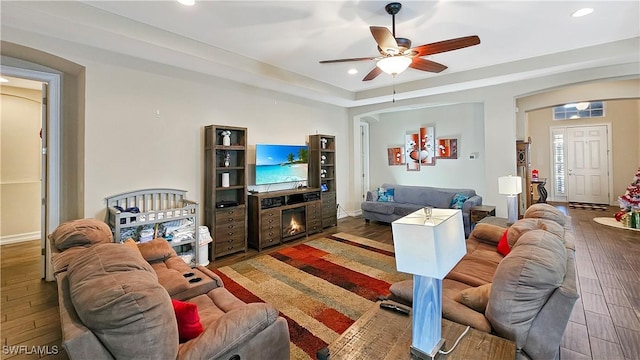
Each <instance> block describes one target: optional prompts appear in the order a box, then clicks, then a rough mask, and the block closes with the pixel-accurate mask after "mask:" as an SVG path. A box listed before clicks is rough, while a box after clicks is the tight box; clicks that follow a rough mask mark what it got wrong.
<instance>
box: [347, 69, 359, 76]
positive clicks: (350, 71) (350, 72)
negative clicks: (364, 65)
mask: <svg viewBox="0 0 640 360" xmlns="http://www.w3.org/2000/svg"><path fill="white" fill-rule="evenodd" d="M347 73H348V74H349V75H355V74H357V73H358V70H356V69H349V71H347Z"/></svg>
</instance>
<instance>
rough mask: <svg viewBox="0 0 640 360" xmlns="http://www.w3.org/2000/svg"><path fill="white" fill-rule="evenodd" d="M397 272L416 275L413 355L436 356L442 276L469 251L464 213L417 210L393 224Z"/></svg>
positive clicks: (440, 344)
mask: <svg viewBox="0 0 640 360" xmlns="http://www.w3.org/2000/svg"><path fill="white" fill-rule="evenodd" d="M391 227H392V231H393V244H394V248H395V254H396V268H397V269H398V271H402V272H405V273H409V274H413V319H412V324H411V325H412V339H411V354H412V355H414V356H415V357H417V358H419V359H434V358H435V357H436V356H437V355H438V352H439V351H440V349H441V348H442V347H443V346H444V339H443V338H442V279H443V278H444V277H445V276H446V275H447V274H448V273H449V271H451V269H452V268H453V267H454V266H455V265H456V264H457V263H458V261H459V260H460V259H462V257H463V256H464V255H465V254H466V252H467V247H466V243H465V237H464V225H463V222H462V212H461V211H460V210H458V209H431V212H430V213H429V212H428V211H424V210H422V209H421V210H418V211H416V212H414V213H411V214H409V215H407V216H405V217H403V218H401V219H398V220H396V221H394V222H393V223H391Z"/></svg>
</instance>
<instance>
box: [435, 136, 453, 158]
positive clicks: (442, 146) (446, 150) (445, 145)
mask: <svg viewBox="0 0 640 360" xmlns="http://www.w3.org/2000/svg"><path fill="white" fill-rule="evenodd" d="M437 157H438V158H440V159H457V158H458V139H438V156H437Z"/></svg>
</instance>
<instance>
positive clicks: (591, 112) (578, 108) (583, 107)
mask: <svg viewBox="0 0 640 360" xmlns="http://www.w3.org/2000/svg"><path fill="white" fill-rule="evenodd" d="M602 116H604V102H603V101H585V102H578V103H569V104H564V105H559V106H554V108H553V120H572V119H584V118H592V117H602Z"/></svg>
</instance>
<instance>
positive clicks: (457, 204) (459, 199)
mask: <svg viewBox="0 0 640 360" xmlns="http://www.w3.org/2000/svg"><path fill="white" fill-rule="evenodd" d="M467 199H469V197H468V196H464V195H460V194H455V195H454V196H453V199H451V204H449V208H451V209H462V206H463V205H464V202H465V201H467Z"/></svg>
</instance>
